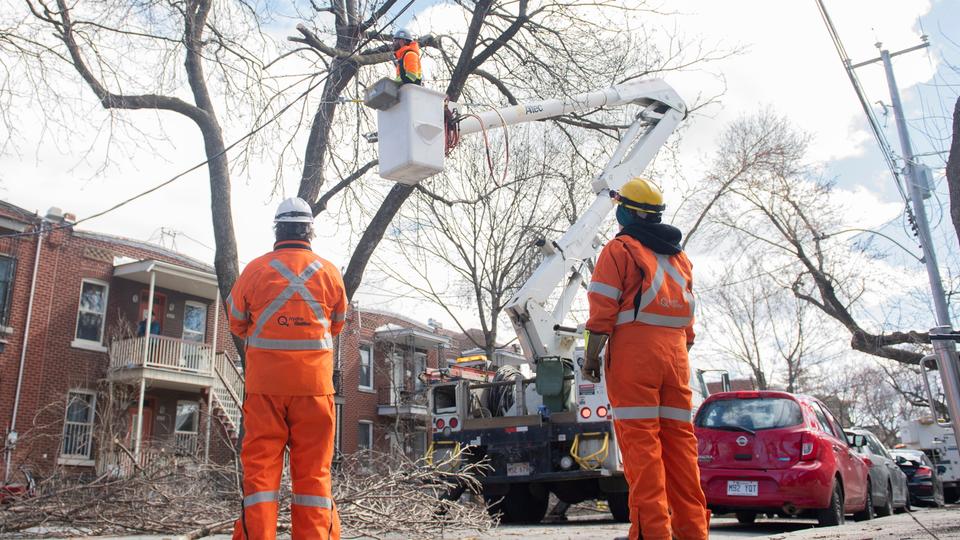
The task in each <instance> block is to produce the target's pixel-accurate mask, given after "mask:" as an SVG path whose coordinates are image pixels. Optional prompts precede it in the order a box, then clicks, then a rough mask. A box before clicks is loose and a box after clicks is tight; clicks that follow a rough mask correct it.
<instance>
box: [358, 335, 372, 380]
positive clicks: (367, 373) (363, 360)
mask: <svg viewBox="0 0 960 540" xmlns="http://www.w3.org/2000/svg"><path fill="white" fill-rule="evenodd" d="M360 388H362V389H364V390H373V348H372V347H370V346H369V345H361V346H360Z"/></svg>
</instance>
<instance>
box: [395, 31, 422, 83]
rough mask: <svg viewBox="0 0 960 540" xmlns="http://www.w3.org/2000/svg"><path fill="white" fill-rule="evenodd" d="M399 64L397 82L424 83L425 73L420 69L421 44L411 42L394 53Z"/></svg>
mask: <svg viewBox="0 0 960 540" xmlns="http://www.w3.org/2000/svg"><path fill="white" fill-rule="evenodd" d="M394 55H395V56H396V64H397V80H398V81H400V84H406V83H413V84H421V83H422V82H423V71H422V70H421V69H420V44H419V43H417V42H416V41H411V42H410V44H408V45H404V46H403V47H400V48H399V49H397V52H396V53H394Z"/></svg>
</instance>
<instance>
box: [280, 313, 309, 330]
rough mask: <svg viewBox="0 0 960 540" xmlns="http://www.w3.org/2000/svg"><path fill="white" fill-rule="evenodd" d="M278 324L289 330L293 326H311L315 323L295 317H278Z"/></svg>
mask: <svg viewBox="0 0 960 540" xmlns="http://www.w3.org/2000/svg"><path fill="white" fill-rule="evenodd" d="M277 324H278V325H280V326H283V327H286V328H289V327H291V326H310V325H312V324H313V323H311V322H310V321H308V320H307V319H305V318H303V317H298V316H295V315H280V316H278V317H277Z"/></svg>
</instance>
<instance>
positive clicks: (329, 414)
mask: <svg viewBox="0 0 960 540" xmlns="http://www.w3.org/2000/svg"><path fill="white" fill-rule="evenodd" d="M274 224H275V225H274V229H275V232H276V244H274V249H273V251H271V252H270V253H267V254H266V255H263V256H262V257H259V258H258V259H255V260H254V261H253V262H251V263H250V264H248V265H247V267H246V268H245V269H244V270H243V273H242V274H241V275H240V278H239V279H237V282H236V284H235V285H234V287H233V291H232V292H231V293H230V296H229V297H228V298H227V302H226V304H227V310H228V311H229V315H230V329H231V330H232V331H233V333H234V334H236V335H237V336H239V337H241V338H244V339H245V340H246V397H245V399H244V402H243V427H244V430H245V431H244V435H243V447H242V449H241V451H240V461H241V463H242V464H243V507H242V510H241V514H240V519H239V520H237V522H236V524H235V526H234V531H233V538H234V539H235V540H237V539H256V540H262V539H267V540H273V539H275V538H276V536H277V512H278V504H279V503H278V501H279V495H280V475H281V473H282V471H283V455H284V449H285V448H287V447H288V448H289V449H290V475H291V478H292V481H293V496H292V500H291V506H292V508H291V521H292V523H291V525H292V535H293V538H294V539H295V540H299V539H311V540H314V539H316V540H330V539H333V540H338V539H339V538H340V519H339V517H338V515H337V510H336V505H335V504H334V501H333V492H332V486H331V481H330V465H331V462H332V460H333V451H334V429H335V426H336V418H335V414H336V413H335V409H334V402H333V397H334V396H333V395H334V389H333V337H334V336H336V335H337V334H339V333H340V331H341V330H342V329H343V323H344V318H345V315H346V310H347V296H346V293H345V292H344V287H343V278H342V277H341V276H340V272H339V271H338V270H337V268H336V267H335V266H334V265H333V264H331V263H330V262H328V261H326V260H324V259H322V258H320V257H319V256H318V255H316V254H315V253H314V252H313V251H312V250H311V248H310V240H311V239H312V238H313V235H314V232H313V212H312V211H311V209H310V205H309V204H307V202H306V201H304V200H303V199H299V198H292V199H287V200H285V201H283V202H282V203H281V204H280V207H279V208H278V209H277V213H276V216H275V218H274Z"/></svg>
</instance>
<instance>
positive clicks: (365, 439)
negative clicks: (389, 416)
mask: <svg viewBox="0 0 960 540" xmlns="http://www.w3.org/2000/svg"><path fill="white" fill-rule="evenodd" d="M358 428H359V429H358V430H357V450H371V449H373V422H367V421H364V420H361V421H360V424H359V425H358Z"/></svg>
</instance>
